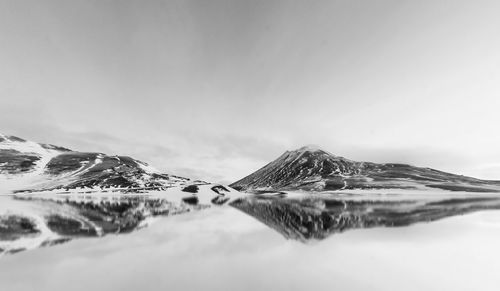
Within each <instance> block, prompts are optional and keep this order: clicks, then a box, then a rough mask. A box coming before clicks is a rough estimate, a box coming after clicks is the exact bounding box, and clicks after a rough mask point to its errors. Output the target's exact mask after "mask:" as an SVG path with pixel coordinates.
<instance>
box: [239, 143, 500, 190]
mask: <svg viewBox="0 0 500 291" xmlns="http://www.w3.org/2000/svg"><path fill="white" fill-rule="evenodd" d="M231 187H233V188H235V189H237V190H244V191H282V190H289V191H290V190H309V191H328V190H341V189H386V188H387V189H391V188H392V189H394V188H396V189H422V188H440V189H445V190H452V191H471V192H497V191H500V182H498V181H485V180H479V179H475V178H470V177H465V176H460V175H454V174H450V173H445V172H441V171H437V170H434V169H430V168H420V167H414V166H410V165H405V164H376V163H369V162H356V161H351V160H349V159H346V158H343V157H339V156H335V155H333V154H331V153H329V152H326V151H324V150H321V149H318V148H312V147H303V148H300V149H298V150H295V151H287V152H285V153H284V154H283V155H281V156H280V157H278V158H277V159H276V160H274V161H272V162H271V163H269V164H267V165H266V166H264V167H262V168H261V169H259V170H257V171H256V172H254V173H252V174H250V175H249V176H247V177H245V178H243V179H241V180H239V181H237V182H235V183H233V184H231Z"/></svg>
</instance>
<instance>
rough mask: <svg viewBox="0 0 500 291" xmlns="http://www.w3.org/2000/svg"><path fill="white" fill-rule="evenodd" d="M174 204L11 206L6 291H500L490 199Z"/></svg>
mask: <svg viewBox="0 0 500 291" xmlns="http://www.w3.org/2000/svg"><path fill="white" fill-rule="evenodd" d="M169 198H170V197H162V193H151V194H150V195H140V196H133V195H113V196H106V195H95V196H89V195H87V196H86V195H81V196H78V197H74V196H57V195H54V196H49V197H39V196H34V197H33V196H13V195H7V196H2V197H0V205H2V206H0V218H2V220H0V231H1V232H0V235H1V236H0V249H2V251H3V253H2V254H1V257H0V290H478V289H480V290H499V288H500V279H499V278H498V274H497V270H499V269H500V252H499V251H498V246H499V245H500V211H498V210H499V209H500V197H498V196H495V195H493V194H469V193H452V194H449V192H415V193H413V192H411V193H409V192H408V193H407V192H406V191H404V192H397V191H396V192H394V191H392V192H387V193H385V192H377V193H371V192H370V191H351V192H346V193H334V194H324V195H311V194H308V193H286V194H285V193H281V194H279V193H277V194H269V195H260V196H253V195H248V196H243V197H234V198H231V200H230V201H226V202H224V203H220V205H219V204H217V205H215V204H213V203H212V204H211V205H208V203H207V204H206V205H204V203H192V201H191V202H190V201H189V200H184V201H183V200H182V199H169ZM186 201H187V202H186ZM200 201H203V199H201V200H200ZM23 219H24V220H23ZM478 286H480V287H478Z"/></svg>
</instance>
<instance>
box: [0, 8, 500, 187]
mask: <svg viewBox="0 0 500 291" xmlns="http://www.w3.org/2000/svg"><path fill="white" fill-rule="evenodd" d="M499 11H500V2H499V1H478V0H475V1H457V0H453V1H436V0H432V1H402V0H394V1H369V0H366V1H347V0H346V1H332V0H329V1H319V0H315V1H271V0H264V1H252V0H244V1H243V0H242V1H237V0H227V1H218V0H217V1H214V0H210V1H206V0H199V1H187V0H182V1H173V0H172V1H124V0H120V1H105V0H101V1H88V0H87V1H67V0H63V1H45V0H44V1H42V0H33V1H28V0H23V1H9V0H0V110H1V111H0V113H1V114H0V132H3V133H5V134H13V135H18V136H20V137H23V138H26V139H31V140H34V141H40V142H48V143H53V144H57V145H62V146H66V147H70V148H72V149H75V150H80V151H101V152H105V153H108V154H127V155H130V156H133V157H135V158H138V159H141V160H144V161H146V162H149V163H150V164H152V165H154V166H156V167H157V168H160V169H162V170H164V171H166V172H169V173H174V174H178V175H185V176H190V177H194V178H202V179H205V180H210V181H214V182H229V181H234V180H236V179H238V178H241V177H242V176H245V175H247V174H249V173H250V172H252V171H254V170H256V169H257V168H259V167H261V166H263V165H264V164H265V163H267V162H268V161H270V160H272V159H274V158H276V157H277V156H278V155H280V154H281V153H282V152H284V151H285V150H288V149H294V148H297V147H300V146H302V145H304V144H317V145H320V146H321V147H322V148H324V149H326V150H328V151H330V152H332V153H335V154H337V155H341V156H345V157H348V158H351V159H355V160H366V161H374V162H405V163H411V164H415V165H419V166H430V167H434V168H438V169H442V170H446V171H451V172H455V173H458V174H466V175H472V176H476V177H481V178H490V179H493V178H496V179H500V133H499V125H500V17H499V15H498V13H499Z"/></svg>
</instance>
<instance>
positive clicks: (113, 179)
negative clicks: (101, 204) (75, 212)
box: [0, 134, 208, 192]
mask: <svg viewBox="0 0 500 291" xmlns="http://www.w3.org/2000/svg"><path fill="white" fill-rule="evenodd" d="M0 182H1V183H0V187H1V190H3V191H4V192H9V191H14V192H40V191H59V192H75V191H77V192H82V191H102V190H103V189H107V190H110V191H112V190H120V191H122V192H123V191H126V192H139V191H142V190H164V189H166V188H169V187H174V186H188V185H191V184H200V185H201V184H208V183H205V182H202V181H194V182H192V181H190V179H188V178H182V177H177V176H173V175H167V174H164V173H161V172H160V171H158V170H156V169H154V168H152V167H150V166H148V165H147V164H146V163H144V162H141V161H138V160H135V159H133V158H130V157H126V156H109V155H106V154H103V153H85V152H76V151H72V150H69V149H66V148H62V147H57V146H53V145H47V144H39V143H35V142H31V141H26V140H24V139H21V138H18V137H14V136H6V135H1V134H0Z"/></svg>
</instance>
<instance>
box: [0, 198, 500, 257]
mask: <svg viewBox="0 0 500 291" xmlns="http://www.w3.org/2000/svg"><path fill="white" fill-rule="evenodd" d="M0 202H1V203H0V205H2V206H1V208H0V253H2V254H13V253H17V252H20V251H24V250H28V249H34V248H38V247H45V246H53V245H57V244H60V243H65V242H68V241H70V240H72V239H77V238H84V237H102V236H104V235H106V234H125V233H129V232H131V231H135V230H137V229H140V228H143V227H147V226H148V225H149V224H150V223H151V222H152V221H153V220H154V219H156V218H159V217H166V216H171V215H179V214H183V213H187V212H192V211H198V210H202V209H205V208H209V207H211V206H217V207H219V206H222V207H227V206H230V207H233V208H236V209H238V210H240V211H241V212H243V213H245V214H248V215H250V216H252V217H254V218H255V219H257V220H258V221H260V222H262V223H264V224H265V225H267V226H268V227H270V228H272V229H274V230H276V231H277V232H279V233H281V234H282V235H283V236H284V237H285V238H287V239H294V240H299V241H302V242H306V241H308V240H321V239H325V238H327V237H329V236H331V235H332V234H339V233H342V232H344V231H346V230H349V229H360V228H373V227H402V226H408V225H411V224H414V223H418V222H431V221H435V220H438V219H441V218H445V217H451V216H456V215H462V214H467V213H471V212H475V211H480V210H488V209H500V198H499V197H495V196H486V195H476V194H475V195H462V196H460V195H454V196H450V195H437V194H436V195H434V196H425V197H419V196H415V195H394V196H390V197H377V196H370V195H366V196H362V195H333V194H326V195H310V194H301V195H292V196H287V194H285V193H282V195H276V196H273V195H260V196H259V195H255V196H254V195H252V196H245V197H231V198H230V197H223V196H221V195H218V196H215V197H214V198H211V199H209V200H207V201H202V202H200V201H199V200H198V198H197V197H196V196H187V197H180V198H179V197H177V198H175V199H172V197H169V196H168V195H165V196H159V195H114V196H104V195H98V196H92V195H86V196H78V195H70V196H67V195H66V196H57V195H55V196H51V197H42V196H35V195H33V196H23V195H14V196H1V197H0Z"/></svg>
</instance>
